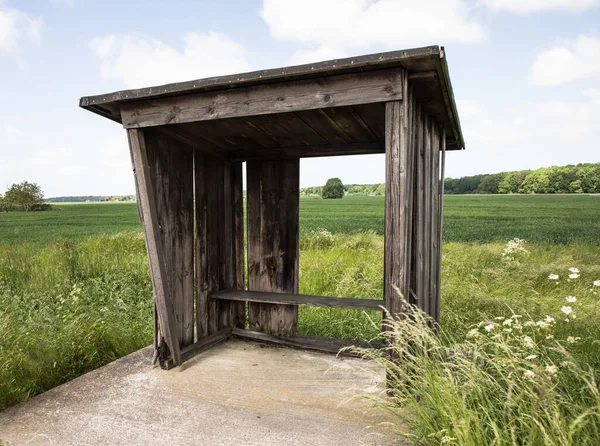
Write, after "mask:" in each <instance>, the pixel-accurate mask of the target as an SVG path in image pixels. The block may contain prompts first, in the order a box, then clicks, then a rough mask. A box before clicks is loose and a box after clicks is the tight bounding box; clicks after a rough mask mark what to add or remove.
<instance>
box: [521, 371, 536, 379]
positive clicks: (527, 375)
mask: <svg viewBox="0 0 600 446" xmlns="http://www.w3.org/2000/svg"><path fill="white" fill-rule="evenodd" d="M523 375H524V376H525V378H528V379H533V378H535V373H533V372H532V371H531V370H526V371H525V373H524V374H523Z"/></svg>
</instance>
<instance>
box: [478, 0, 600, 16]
mask: <svg viewBox="0 0 600 446" xmlns="http://www.w3.org/2000/svg"><path fill="white" fill-rule="evenodd" d="M482 2H483V3H484V4H485V5H486V6H487V7H488V8H489V9H491V10H492V11H505V12H512V13H515V14H530V13H532V12H540V11H561V12H583V11H586V10H588V9H590V8H593V7H594V6H596V5H597V4H598V3H599V2H600V0H482Z"/></svg>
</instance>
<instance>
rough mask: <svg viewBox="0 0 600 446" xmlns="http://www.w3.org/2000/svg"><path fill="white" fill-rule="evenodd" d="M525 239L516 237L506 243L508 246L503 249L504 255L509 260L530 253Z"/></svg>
mask: <svg viewBox="0 0 600 446" xmlns="http://www.w3.org/2000/svg"><path fill="white" fill-rule="evenodd" d="M525 243H527V242H526V241H525V240H523V239H520V238H514V239H512V240H509V241H508V242H507V243H506V247H505V248H504V250H503V251H502V257H504V258H505V259H507V260H518V258H519V257H521V256H523V255H527V254H529V251H527V250H526V249H525Z"/></svg>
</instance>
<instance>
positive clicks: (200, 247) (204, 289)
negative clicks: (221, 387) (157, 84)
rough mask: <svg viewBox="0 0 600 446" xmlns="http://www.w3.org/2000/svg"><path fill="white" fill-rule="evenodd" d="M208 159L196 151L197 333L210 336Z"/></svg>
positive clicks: (200, 336)
mask: <svg viewBox="0 0 600 446" xmlns="http://www.w3.org/2000/svg"><path fill="white" fill-rule="evenodd" d="M206 183H207V160H206V158H205V156H204V155H203V154H202V153H200V152H198V151H196V152H195V153H194V194H195V200H196V254H195V258H196V334H197V337H198V340H200V339H203V338H205V337H207V336H208V291H209V285H208V219H209V217H208V207H207V186H206Z"/></svg>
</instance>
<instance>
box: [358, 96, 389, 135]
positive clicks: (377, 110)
mask: <svg viewBox="0 0 600 446" xmlns="http://www.w3.org/2000/svg"><path fill="white" fill-rule="evenodd" d="M353 108H354V110H355V111H356V112H357V113H358V114H359V115H360V117H361V118H362V120H363V121H364V122H365V123H366V124H367V125H368V126H369V129H371V132H373V134H374V135H375V136H376V137H377V139H378V140H379V141H385V105H384V104H382V103H375V104H360V105H355V106H353Z"/></svg>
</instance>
